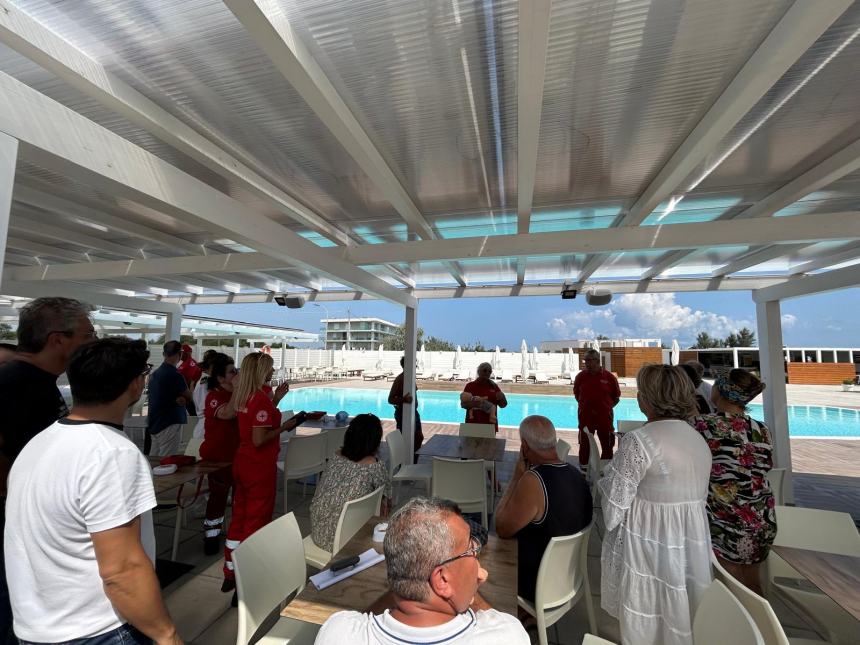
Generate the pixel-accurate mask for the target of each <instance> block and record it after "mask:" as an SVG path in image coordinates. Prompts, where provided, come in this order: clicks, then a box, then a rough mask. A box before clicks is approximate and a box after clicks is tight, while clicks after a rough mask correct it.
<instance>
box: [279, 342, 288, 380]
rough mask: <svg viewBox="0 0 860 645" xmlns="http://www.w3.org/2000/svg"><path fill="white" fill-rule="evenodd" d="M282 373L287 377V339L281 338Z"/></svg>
mask: <svg viewBox="0 0 860 645" xmlns="http://www.w3.org/2000/svg"><path fill="white" fill-rule="evenodd" d="M281 373H282V374H283V375H284V378H285V379H286V378H287V374H288V372H287V339H286V338H281Z"/></svg>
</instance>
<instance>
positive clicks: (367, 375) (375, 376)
mask: <svg viewBox="0 0 860 645" xmlns="http://www.w3.org/2000/svg"><path fill="white" fill-rule="evenodd" d="M389 374H391V372H387V371H385V372H384V371H382V370H368V371H366V372H362V373H361V379H362V380H363V381H379V380H381V379H384V378H385V377H386V376H388V375H389Z"/></svg>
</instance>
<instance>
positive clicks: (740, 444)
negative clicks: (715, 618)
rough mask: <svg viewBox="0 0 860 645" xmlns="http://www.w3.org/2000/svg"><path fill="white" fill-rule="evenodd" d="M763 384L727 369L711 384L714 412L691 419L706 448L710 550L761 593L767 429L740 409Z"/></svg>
mask: <svg viewBox="0 0 860 645" xmlns="http://www.w3.org/2000/svg"><path fill="white" fill-rule="evenodd" d="M762 390H764V383H762V382H761V381H760V380H759V379H758V377H757V376H756V375H755V374H751V373H750V372H747V371H745V370H741V369H733V370H732V371H731V372H729V373H728V375H721V376H719V377H717V380H716V381H715V382H714V387H713V388H712V389H711V401H712V402H713V404H714V406H715V407H716V409H717V412H716V413H715V414H705V415H702V416H700V417H696V418H695V419H693V421H692V423H693V427H694V428H695V429H696V430H697V431H698V432H699V434H701V435H702V437H703V438H704V439H705V441H706V442H707V443H708V447H709V448H710V449H711V455H712V456H713V461H714V463H713V466H711V485H710V489H709V492H708V517H709V519H710V522H711V540H712V541H713V544H714V553H715V554H716V556H717V559H718V560H719V561H720V564H722V565H723V566H724V567H725V568H726V570H727V571H728V572H729V573H731V574H732V575H733V576H734V577H735V578H737V579H738V580H739V581H740V582H741V583H743V584H744V585H746V586H747V587H748V588H750V589H751V590H752V591H754V592H756V593H757V594H759V595H762V589H761V580H760V579H759V566H760V565H761V563H762V562H764V561H765V560H766V559H767V555H768V553H769V552H770V546H771V544H773V540H774V538H775V537H776V510H775V509H774V506H775V501H774V497H773V492H772V491H771V489H770V483H769V482H768V479H767V473H768V472H769V471H770V469H771V468H773V455H772V453H773V446H772V444H771V440H770V432H769V431H768V429H767V426H765V425H764V424H763V423H761V422H760V421H756V420H755V419H753V418H752V417H751V416H749V415H748V414H747V413H746V406H747V404H748V403H749V402H750V401H752V400H753V399H754V398H755V397H756V396H757V395H758V394H759V393H761V392H762Z"/></svg>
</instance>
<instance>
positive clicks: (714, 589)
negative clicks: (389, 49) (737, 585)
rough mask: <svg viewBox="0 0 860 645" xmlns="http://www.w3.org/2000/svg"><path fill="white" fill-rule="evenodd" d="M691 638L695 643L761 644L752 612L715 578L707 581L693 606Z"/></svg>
mask: <svg viewBox="0 0 860 645" xmlns="http://www.w3.org/2000/svg"><path fill="white" fill-rule="evenodd" d="M693 642H694V643H696V645H711V644H712V643H732V645H764V639H763V638H762V636H761V632H759V630H758V627H756V625H755V622H754V621H753V619H752V616H750V615H749V612H748V611H747V610H746V609H744V606H743V605H742V604H741V603H740V601H739V600H738V599H737V598H735V597H734V595H733V594H732V592H731V591H729V590H728V589H727V588H726V585H724V584H723V583H722V582H720V581H719V580H714V581H713V582H712V583H711V586H710V587H708V590H707V591H706V592H705V594H704V595H703V596H702V601H701V602H700V603H699V608H698V609H697V610H696V617H695V618H694V619H693Z"/></svg>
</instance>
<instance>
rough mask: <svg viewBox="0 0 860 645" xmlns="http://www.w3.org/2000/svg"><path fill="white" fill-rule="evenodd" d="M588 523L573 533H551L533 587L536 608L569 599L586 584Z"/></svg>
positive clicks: (549, 607) (545, 608)
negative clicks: (554, 535)
mask: <svg viewBox="0 0 860 645" xmlns="http://www.w3.org/2000/svg"><path fill="white" fill-rule="evenodd" d="M590 535H591V524H589V525H588V526H586V527H585V528H584V529H582V530H581V531H580V532H579V533H574V534H573V535H564V536H561V537H554V538H552V539H551V540H550V541H549V544H547V545H546V549H544V552H543V557H542V558H541V561H540V567H538V575H537V584H536V587H535V609H536V610H538V611H541V610H544V611H545V610H547V609H551V608H554V607H558V606H559V605H563V604H564V603H566V602H568V601H569V600H570V599H572V598H573V597H574V596H576V595H577V593H578V592H579V590H580V589H581V588H582V587H583V585H585V586H586V587H587V586H588V579H587V577H588V569H587V568H586V567H587V564H588V537H589V536H590Z"/></svg>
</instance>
